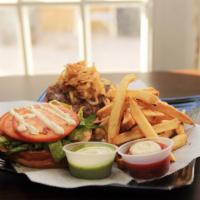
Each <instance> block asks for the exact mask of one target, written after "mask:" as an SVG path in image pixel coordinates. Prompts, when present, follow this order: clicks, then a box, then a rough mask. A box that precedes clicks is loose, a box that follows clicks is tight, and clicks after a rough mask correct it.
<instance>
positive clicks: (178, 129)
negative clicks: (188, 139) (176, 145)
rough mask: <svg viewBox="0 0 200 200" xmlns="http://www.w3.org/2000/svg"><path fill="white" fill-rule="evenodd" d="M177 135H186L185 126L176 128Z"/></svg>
mask: <svg viewBox="0 0 200 200" xmlns="http://www.w3.org/2000/svg"><path fill="white" fill-rule="evenodd" d="M176 133H177V134H178V135H180V134H185V130H184V126H183V124H180V125H179V126H178V127H177V128H176Z"/></svg>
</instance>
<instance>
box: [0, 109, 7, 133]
mask: <svg viewBox="0 0 200 200" xmlns="http://www.w3.org/2000/svg"><path fill="white" fill-rule="evenodd" d="M7 114H8V113H5V114H4V115H3V116H2V117H1V118H0V134H3V123H4V120H5V118H6V115H7Z"/></svg>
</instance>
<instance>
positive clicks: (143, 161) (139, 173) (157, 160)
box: [118, 137, 173, 179]
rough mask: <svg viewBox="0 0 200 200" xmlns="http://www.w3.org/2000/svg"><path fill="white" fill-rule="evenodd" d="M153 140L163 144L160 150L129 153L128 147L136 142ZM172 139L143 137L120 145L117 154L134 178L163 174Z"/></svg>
mask: <svg viewBox="0 0 200 200" xmlns="http://www.w3.org/2000/svg"><path fill="white" fill-rule="evenodd" d="M142 141H154V142H156V143H158V144H160V145H162V146H163V148H161V150H159V151H156V152H152V153H148V152H147V153H145V154H129V153H128V151H129V149H130V147H131V146H132V145H133V144H134V143H137V142H142ZM172 146H173V141H172V140H171V139H169V138H164V137H155V138H144V139H139V140H135V141H131V142H127V143H125V144H123V145H121V146H120V147H119V149H118V154H119V155H120V156H121V157H122V160H123V163H124V166H125V168H126V169H127V170H128V171H129V172H130V174H131V175H132V176H133V177H134V178H139V179H151V178H155V177H160V176H163V175H164V174H165V173H166V172H167V171H168V170H169V166H170V154H171V151H172Z"/></svg>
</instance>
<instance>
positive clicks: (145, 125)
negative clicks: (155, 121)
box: [130, 99, 157, 137]
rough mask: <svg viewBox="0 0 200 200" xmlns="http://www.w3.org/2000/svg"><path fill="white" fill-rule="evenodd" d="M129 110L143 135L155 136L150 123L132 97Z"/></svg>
mask: <svg viewBox="0 0 200 200" xmlns="http://www.w3.org/2000/svg"><path fill="white" fill-rule="evenodd" d="M130 110H131V115H132V117H133V118H134V119H135V121H136V122H137V124H138V126H139V128H140V129H141V131H142V132H143V134H144V135H145V137H157V134H156V132H155V131H154V129H153V128H152V126H151V124H150V123H149V122H148V120H147V119H146V118H145V116H144V114H143V112H142V111H141V110H140V108H139V106H138V105H137V103H136V102H135V101H134V100H133V99H130Z"/></svg>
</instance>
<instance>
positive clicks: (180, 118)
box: [96, 74, 194, 161]
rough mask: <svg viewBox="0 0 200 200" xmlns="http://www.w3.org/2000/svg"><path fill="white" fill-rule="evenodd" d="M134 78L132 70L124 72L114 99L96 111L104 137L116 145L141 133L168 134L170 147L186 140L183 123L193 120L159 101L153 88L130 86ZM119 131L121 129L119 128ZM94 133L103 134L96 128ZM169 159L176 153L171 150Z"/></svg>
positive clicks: (149, 134) (164, 135)
mask: <svg viewBox="0 0 200 200" xmlns="http://www.w3.org/2000/svg"><path fill="white" fill-rule="evenodd" d="M133 80H135V76H134V75H133V74H131V75H127V76H125V77H124V78H123V79H122V81H121V82H120V85H119V87H118V89H117V90H116V94H115V98H114V101H113V102H110V103H109V104H107V105H106V106H105V107H103V108H101V109H100V110H99V111H98V112H97V122H99V123H100V124H101V125H103V126H104V127H105V130H107V138H106V139H107V141H108V142H110V143H113V144H116V145H121V144H123V143H125V142H128V141H131V140H136V139H140V138H143V137H158V135H159V136H162V137H168V138H171V139H172V140H173V141H174V146H173V150H176V149H178V148H180V147H182V146H183V145H185V144H186V142H187V135H186V134H185V131H184V123H186V124H191V125H193V124H194V122H193V121H192V119H191V118H190V117H188V116H187V115H186V114H185V113H183V112H180V111H178V110H177V109H176V108H174V107H172V106H170V105H168V104H167V103H164V102H162V101H160V99H159V98H158V96H159V92H158V91H157V90H156V89H154V88H146V89H139V90H138V89H137V90H129V89H127V88H128V85H129V83H130V82H132V81H133ZM120 131H121V132H120ZM96 134H97V136H98V137H99V135H103V134H102V133H101V134H100V132H99V131H97V133H96ZM171 161H175V156H174V155H173V154H171Z"/></svg>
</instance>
